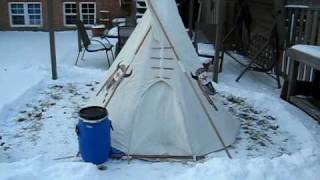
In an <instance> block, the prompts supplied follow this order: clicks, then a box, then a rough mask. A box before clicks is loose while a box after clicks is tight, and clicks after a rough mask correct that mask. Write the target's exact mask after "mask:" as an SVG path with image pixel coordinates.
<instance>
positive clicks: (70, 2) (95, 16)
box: [62, 1, 97, 27]
mask: <svg viewBox="0 0 320 180" xmlns="http://www.w3.org/2000/svg"><path fill="white" fill-rule="evenodd" d="M66 4H77V3H76V2H72V1H66V2H63V3H62V6H63V7H62V11H63V13H62V14H63V25H64V26H65V27H75V26H76V25H75V24H66V15H77V13H76V14H73V13H66ZM82 4H93V5H94V13H93V15H94V23H93V24H84V26H86V27H88V26H92V25H94V24H96V23H97V5H96V2H80V3H79V11H80V13H79V15H80V20H81V21H83V15H90V13H82Z"/></svg>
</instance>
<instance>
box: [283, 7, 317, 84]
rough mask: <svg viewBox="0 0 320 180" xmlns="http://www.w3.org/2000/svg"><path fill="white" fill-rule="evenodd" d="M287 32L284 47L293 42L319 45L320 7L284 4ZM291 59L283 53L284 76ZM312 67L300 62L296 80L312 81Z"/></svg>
mask: <svg viewBox="0 0 320 180" xmlns="http://www.w3.org/2000/svg"><path fill="white" fill-rule="evenodd" d="M286 13H287V15H286V17H287V18H286V24H287V26H286V27H287V33H286V36H287V37H286V40H285V48H288V47H290V46H292V45H295V44H308V45H320V8H311V7H308V6H290V5H288V6H286ZM290 63H291V60H290V59H289V58H288V57H286V55H285V53H284V56H283V59H282V64H281V72H282V73H281V74H282V75H283V77H284V78H286V77H287V75H288V74H289V67H290ZM312 78H313V69H312V68H311V67H309V66H306V65H303V64H301V65H300V66H299V73H298V80H303V81H312Z"/></svg>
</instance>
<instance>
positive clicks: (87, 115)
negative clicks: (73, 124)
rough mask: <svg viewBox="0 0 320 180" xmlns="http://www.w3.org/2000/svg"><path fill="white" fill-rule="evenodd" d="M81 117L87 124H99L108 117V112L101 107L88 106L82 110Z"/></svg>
mask: <svg viewBox="0 0 320 180" xmlns="http://www.w3.org/2000/svg"><path fill="white" fill-rule="evenodd" d="M79 117H80V120H81V121H83V122H86V123H99V122H101V121H103V120H105V118H106V117H108V111H107V109H106V108H104V107H101V106H88V107H84V108H81V109H80V111H79Z"/></svg>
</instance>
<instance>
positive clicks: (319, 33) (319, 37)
mask: <svg viewBox="0 0 320 180" xmlns="http://www.w3.org/2000/svg"><path fill="white" fill-rule="evenodd" d="M319 21H320V19H319ZM318 24H319V25H318V26H319V27H318V40H317V42H316V45H320V22H318Z"/></svg>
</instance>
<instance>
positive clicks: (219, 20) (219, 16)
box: [212, 0, 225, 83]
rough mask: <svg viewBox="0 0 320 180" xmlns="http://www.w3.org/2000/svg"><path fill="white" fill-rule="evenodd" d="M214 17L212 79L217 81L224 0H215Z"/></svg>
mask: <svg viewBox="0 0 320 180" xmlns="http://www.w3.org/2000/svg"><path fill="white" fill-rule="evenodd" d="M216 10H217V12H216V16H217V17H216V19H217V31H216V32H217V33H216V42H215V47H214V48H215V55H214V57H215V60H214V61H213V79H212V80H213V81H214V82H216V83H217V82H218V79H219V78H218V75H219V71H220V67H219V64H220V61H221V62H222V59H220V55H221V49H222V39H223V37H222V36H223V23H224V14H225V0H216Z"/></svg>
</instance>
